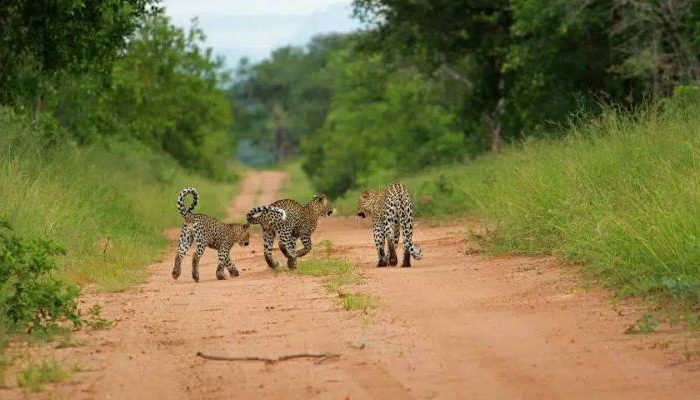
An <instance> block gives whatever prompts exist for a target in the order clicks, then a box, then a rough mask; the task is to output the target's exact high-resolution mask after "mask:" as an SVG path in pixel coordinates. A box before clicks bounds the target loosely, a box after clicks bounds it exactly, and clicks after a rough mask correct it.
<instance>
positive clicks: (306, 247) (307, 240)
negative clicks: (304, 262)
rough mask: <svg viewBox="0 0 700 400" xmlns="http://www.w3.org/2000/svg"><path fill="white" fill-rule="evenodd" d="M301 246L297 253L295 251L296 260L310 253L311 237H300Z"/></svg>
mask: <svg viewBox="0 0 700 400" xmlns="http://www.w3.org/2000/svg"><path fill="white" fill-rule="evenodd" d="M301 244H303V245H304V247H303V248H302V249H300V250H299V251H297V258H299V257H304V256H305V255H307V254H308V253H309V252H310V251H311V248H312V246H313V245H312V244H311V236H306V235H304V236H302V237H301Z"/></svg>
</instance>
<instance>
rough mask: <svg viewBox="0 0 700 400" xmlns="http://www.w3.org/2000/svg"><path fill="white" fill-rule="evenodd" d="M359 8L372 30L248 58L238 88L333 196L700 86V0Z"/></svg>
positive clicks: (391, 2)
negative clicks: (316, 48)
mask: <svg viewBox="0 0 700 400" xmlns="http://www.w3.org/2000/svg"><path fill="white" fill-rule="evenodd" d="M354 8H355V13H356V15H357V16H358V17H359V18H360V19H361V20H362V21H364V22H365V23H366V27H367V29H366V30H365V31H362V32H360V33H356V34H352V35H347V36H345V37H340V38H336V39H337V40H335V41H334V42H333V45H332V46H328V45H326V46H323V47H322V48H323V49H324V50H323V51H321V52H318V53H313V51H311V50H309V49H310V48H300V47H286V48H281V49H279V50H278V51H276V52H275V53H274V54H273V56H272V57H271V58H270V59H268V60H265V61H263V62H261V63H258V64H250V63H245V64H242V66H241V68H240V69H239V73H238V75H237V82H236V84H235V85H234V89H233V93H235V96H234V98H235V99H239V100H237V101H238V102H241V101H243V99H244V104H245V106H244V107H243V109H244V110H249V112H247V111H246V112H241V114H242V116H243V120H246V121H248V124H247V125H245V126H246V128H245V130H246V132H254V134H253V136H251V137H256V138H257V139H256V140H258V141H259V142H260V143H272V144H274V146H276V147H275V148H276V149H277V150H276V151H279V152H280V154H278V157H277V159H278V160H279V159H282V158H284V157H286V155H288V154H293V153H294V152H295V151H294V149H296V146H297V143H299V146H300V149H301V156H302V158H303V164H302V165H303V168H304V171H305V172H306V173H307V174H308V175H309V177H310V179H311V181H312V183H313V185H314V186H315V188H316V189H317V190H319V191H322V192H327V193H328V194H330V195H332V196H339V195H341V194H343V193H345V192H346V191H348V190H352V189H355V188H359V187H364V186H371V185H374V184H375V183H376V182H381V181H386V180H388V179H392V178H395V177H398V176H402V175H409V174H412V173H415V172H417V171H419V170H421V169H423V168H426V167H431V166H434V165H440V164H449V163H453V162H459V161H463V160H466V159H468V158H471V157H474V156H476V155H478V154H480V153H483V152H484V151H487V150H489V149H490V150H492V151H493V152H497V151H498V150H499V148H500V147H501V144H502V143H514V142H518V141H520V140H523V139H528V138H541V137H559V136H561V135H563V134H564V133H565V131H566V121H567V119H568V118H570V117H571V115H576V117H577V118H588V117H595V116H597V115H600V113H601V112H602V111H603V109H605V107H607V105H611V104H612V105H614V106H615V107H621V108H623V109H625V110H628V111H631V110H634V109H635V108H637V107H639V106H640V105H641V104H643V102H644V101H646V99H647V98H648V97H649V96H652V97H653V98H654V99H660V98H662V97H663V96H669V95H671V94H672V92H673V90H674V88H675V87H678V86H682V85H691V84H693V83H694V82H695V81H697V80H699V79H700V51H699V49H700V47H698V46H700V33H699V32H698V26H700V14H699V12H700V8H699V7H698V5H697V2H692V1H690V0H672V1H668V2H646V1H641V0H639V1H638V0H601V1H586V2H578V1H573V0H558V1H543V0H499V1H469V2H463V1H456V0H431V1H409V2H406V1H398V0H355V1H354ZM318 42H319V39H316V40H315V41H314V42H312V44H311V45H310V46H311V47H313V45H314V43H318ZM312 54H317V56H318V57H312ZM310 60H313V62H312V61H310ZM303 110H310V112H308V113H307V112H303ZM299 126H300V127H303V129H296V128H295V127H299ZM256 135H257V136H256ZM280 135H281V136H280ZM290 149H291V150H290ZM271 150H272V149H271Z"/></svg>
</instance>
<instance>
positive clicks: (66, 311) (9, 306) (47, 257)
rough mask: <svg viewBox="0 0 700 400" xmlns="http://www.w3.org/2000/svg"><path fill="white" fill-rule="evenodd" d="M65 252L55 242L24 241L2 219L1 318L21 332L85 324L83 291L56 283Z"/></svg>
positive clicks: (0, 249)
mask: <svg viewBox="0 0 700 400" xmlns="http://www.w3.org/2000/svg"><path fill="white" fill-rule="evenodd" d="M64 254H65V250H64V249H63V248H62V247H61V246H59V245H58V244H56V243H55V242H53V241H50V240H45V239H38V238H24V237H20V236H18V235H16V234H14V232H13V231H12V229H11V228H10V225H9V223H8V222H7V221H6V220H4V219H0V318H1V319H2V320H4V321H6V322H7V323H9V325H10V327H11V328H12V329H15V330H19V331H32V330H49V329H55V328H56V327H57V326H58V324H59V323H61V322H63V321H69V322H71V323H72V324H73V325H74V326H79V325H80V324H81V318H80V313H79V312H78V308H77V303H76V299H77V297H78V295H79V294H80V291H79V290H78V288H76V287H75V286H71V285H66V284H64V283H63V282H62V281H61V280H59V279H56V278H55V277H54V276H53V273H54V272H55V271H56V268H57V266H56V262H55V260H54V257H55V256H60V255H64Z"/></svg>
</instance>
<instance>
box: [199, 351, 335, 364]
mask: <svg viewBox="0 0 700 400" xmlns="http://www.w3.org/2000/svg"><path fill="white" fill-rule="evenodd" d="M197 356H198V357H202V358H204V359H205V360H214V361H263V362H266V363H271V364H272V363H276V362H280V361H287V360H292V359H295V358H319V359H320V360H318V361H316V363H317V364H318V363H322V362H323V361H326V360H328V359H331V358H338V357H340V354H335V353H320V354H313V353H298V354H288V355H284V356H279V357H277V358H268V357H255V356H253V357H228V356H217V355H212V354H204V353H202V352H201V351H199V352H197Z"/></svg>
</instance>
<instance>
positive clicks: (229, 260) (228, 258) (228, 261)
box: [226, 250, 241, 276]
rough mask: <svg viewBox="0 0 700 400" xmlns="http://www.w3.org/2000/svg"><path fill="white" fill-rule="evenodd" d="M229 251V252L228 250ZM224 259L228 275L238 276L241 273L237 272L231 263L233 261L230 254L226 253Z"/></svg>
mask: <svg viewBox="0 0 700 400" xmlns="http://www.w3.org/2000/svg"><path fill="white" fill-rule="evenodd" d="M229 251H230V250H229ZM226 259H227V263H226V265H227V268H228V273H229V275H231V276H238V275H240V274H241V273H240V272H239V271H238V268H236V265H235V264H234V263H233V260H232V259H231V257H230V254H229V253H228V252H227V253H226Z"/></svg>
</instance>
